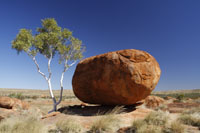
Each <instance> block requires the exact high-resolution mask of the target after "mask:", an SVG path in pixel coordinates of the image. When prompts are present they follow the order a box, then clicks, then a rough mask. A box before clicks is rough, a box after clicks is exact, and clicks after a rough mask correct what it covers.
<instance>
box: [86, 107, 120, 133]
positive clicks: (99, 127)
mask: <svg viewBox="0 0 200 133" xmlns="http://www.w3.org/2000/svg"><path fill="white" fill-rule="evenodd" d="M122 111H123V107H115V108H114V109H113V110H112V111H110V112H108V113H106V114H105V115H103V116H98V117H99V118H98V119H97V120H96V121H94V123H93V124H92V126H91V128H90V130H89V131H88V133H114V132H116V130H117V129H118V128H119V125H120V119H119V116H116V114H119V113H121V112H122Z"/></svg>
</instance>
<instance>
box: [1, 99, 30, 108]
mask: <svg viewBox="0 0 200 133" xmlns="http://www.w3.org/2000/svg"><path fill="white" fill-rule="evenodd" d="M0 108H5V109H18V108H20V109H28V108H29V104H28V103H27V102H24V101H21V100H19V99H16V98H10V97H0Z"/></svg>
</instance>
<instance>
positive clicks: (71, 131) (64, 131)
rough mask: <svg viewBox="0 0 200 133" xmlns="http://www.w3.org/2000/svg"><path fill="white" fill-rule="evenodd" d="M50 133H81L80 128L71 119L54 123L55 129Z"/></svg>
mask: <svg viewBox="0 0 200 133" xmlns="http://www.w3.org/2000/svg"><path fill="white" fill-rule="evenodd" d="M50 132H51V133H53V132H54V133H81V132H82V127H81V126H80V124H78V123H77V122H75V121H74V120H73V119H68V120H61V121H58V122H57V123H56V129H55V130H54V131H53V130H52V131H50Z"/></svg>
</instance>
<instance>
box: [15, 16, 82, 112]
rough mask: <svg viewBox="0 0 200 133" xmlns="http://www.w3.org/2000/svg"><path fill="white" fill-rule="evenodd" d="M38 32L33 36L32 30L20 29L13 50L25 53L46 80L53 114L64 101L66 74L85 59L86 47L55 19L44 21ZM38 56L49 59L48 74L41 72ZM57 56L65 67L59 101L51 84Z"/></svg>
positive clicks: (61, 79)
mask: <svg viewBox="0 0 200 133" xmlns="http://www.w3.org/2000/svg"><path fill="white" fill-rule="evenodd" d="M36 31H37V32H36V34H35V35H33V34H32V31H31V30H28V29H20V31H19V33H18V34H17V36H16V38H15V39H14V40H13V41H12V48H13V49H15V50H17V53H18V54H19V53H21V52H25V53H26V54H27V55H28V56H29V57H30V58H31V59H32V60H33V62H34V63H35V65H36V68H37V71H38V73H39V74H40V75H41V76H42V77H44V79H45V80H46V82H47V84H48V88H49V91H50V95H51V97H52V100H53V110H51V111H50V112H53V111H56V110H57V105H58V104H59V103H60V102H61V100H62V93H63V78H64V73H65V72H66V71H67V69H68V68H69V67H71V66H72V65H74V64H75V63H76V61H78V60H79V59H81V58H82V57H83V51H84V47H83V46H82V41H80V40H79V39H78V38H75V37H74V36H73V35H72V32H71V31H70V30H68V29H66V28H61V27H60V26H58V24H57V22H56V20H55V19H53V18H47V19H44V20H42V27H40V28H37V30H36ZM38 54H40V55H43V56H44V57H45V58H46V59H47V66H48V73H47V74H45V73H43V72H42V71H41V70H40V67H39V64H38V62H37V60H36V57H39V56H37V55H38ZM56 56H58V57H59V58H57V59H58V62H59V64H61V65H63V71H62V73H61V78H60V87H61V90H60V98H59V100H58V101H56V98H55V97H54V94H53V91H52V84H51V79H52V78H51V77H52V72H51V62H52V59H54V58H55V57H56Z"/></svg>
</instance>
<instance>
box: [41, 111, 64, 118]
mask: <svg viewBox="0 0 200 133" xmlns="http://www.w3.org/2000/svg"><path fill="white" fill-rule="evenodd" d="M58 114H60V112H52V113H50V114H47V115H45V116H43V117H42V118H41V119H46V118H49V117H53V116H56V115H58Z"/></svg>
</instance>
